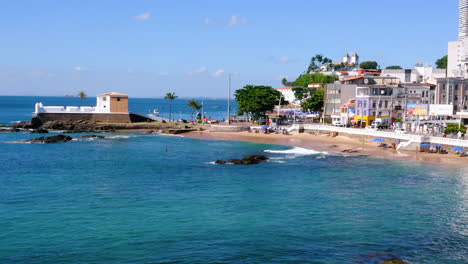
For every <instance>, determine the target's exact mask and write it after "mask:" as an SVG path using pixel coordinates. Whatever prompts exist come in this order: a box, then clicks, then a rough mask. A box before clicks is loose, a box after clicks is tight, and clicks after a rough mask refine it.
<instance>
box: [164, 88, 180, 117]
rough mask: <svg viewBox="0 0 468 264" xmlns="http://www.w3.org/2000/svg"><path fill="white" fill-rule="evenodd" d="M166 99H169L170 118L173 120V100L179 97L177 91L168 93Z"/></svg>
mask: <svg viewBox="0 0 468 264" xmlns="http://www.w3.org/2000/svg"><path fill="white" fill-rule="evenodd" d="M164 99H167V100H169V120H170V121H172V101H174V100H175V99H177V96H176V95H175V93H167V94H166V96H164Z"/></svg>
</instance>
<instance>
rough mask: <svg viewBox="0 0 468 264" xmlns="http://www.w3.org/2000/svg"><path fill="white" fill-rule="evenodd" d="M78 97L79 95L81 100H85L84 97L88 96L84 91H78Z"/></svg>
mask: <svg viewBox="0 0 468 264" xmlns="http://www.w3.org/2000/svg"><path fill="white" fill-rule="evenodd" d="M78 97H80V98H81V101H83V100H86V97H88V96H87V95H86V93H85V91H80V92H79V93H78Z"/></svg>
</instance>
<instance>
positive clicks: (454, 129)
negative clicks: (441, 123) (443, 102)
mask: <svg viewBox="0 0 468 264" xmlns="http://www.w3.org/2000/svg"><path fill="white" fill-rule="evenodd" d="M458 131H460V132H462V133H466V128H465V127H464V126H460V125H459V124H455V123H448V124H447V128H446V129H445V131H444V133H446V134H451V133H453V134H456V133H458Z"/></svg>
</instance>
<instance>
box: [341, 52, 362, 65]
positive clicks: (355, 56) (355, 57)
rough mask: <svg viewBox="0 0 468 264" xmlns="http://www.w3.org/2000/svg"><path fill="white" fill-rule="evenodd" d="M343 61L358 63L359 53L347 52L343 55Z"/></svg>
mask: <svg viewBox="0 0 468 264" xmlns="http://www.w3.org/2000/svg"><path fill="white" fill-rule="evenodd" d="M343 63H345V64H354V65H358V64H359V55H358V54H357V53H356V52H353V53H351V55H349V53H347V54H346V55H344V56H343Z"/></svg>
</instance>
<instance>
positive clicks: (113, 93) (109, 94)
mask: <svg viewBox="0 0 468 264" xmlns="http://www.w3.org/2000/svg"><path fill="white" fill-rule="evenodd" d="M98 96H111V97H128V95H127V94H123V93H117V92H110V93H104V94H100V95H98Z"/></svg>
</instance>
